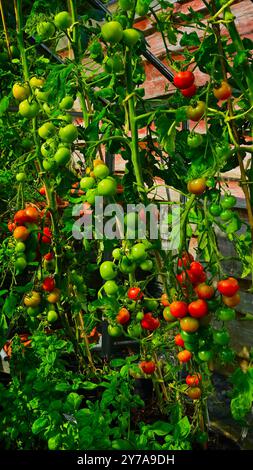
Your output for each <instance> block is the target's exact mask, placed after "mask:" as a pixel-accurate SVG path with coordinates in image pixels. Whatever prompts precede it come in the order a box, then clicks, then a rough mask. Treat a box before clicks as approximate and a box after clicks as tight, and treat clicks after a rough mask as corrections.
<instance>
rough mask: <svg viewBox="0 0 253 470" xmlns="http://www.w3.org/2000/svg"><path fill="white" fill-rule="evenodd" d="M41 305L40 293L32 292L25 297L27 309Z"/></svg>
mask: <svg viewBox="0 0 253 470" xmlns="http://www.w3.org/2000/svg"><path fill="white" fill-rule="evenodd" d="M40 303H41V296H40V293H39V292H36V291H34V290H33V291H32V292H30V293H29V294H26V295H25V297H24V304H25V306H26V307H38V305H40Z"/></svg>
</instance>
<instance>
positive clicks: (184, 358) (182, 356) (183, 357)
mask: <svg viewBox="0 0 253 470" xmlns="http://www.w3.org/2000/svg"><path fill="white" fill-rule="evenodd" d="M177 357H178V360H179V361H180V362H189V361H190V360H191V357H192V353H191V352H190V351H187V349H184V350H183V351H180V352H179V353H178V355H177Z"/></svg>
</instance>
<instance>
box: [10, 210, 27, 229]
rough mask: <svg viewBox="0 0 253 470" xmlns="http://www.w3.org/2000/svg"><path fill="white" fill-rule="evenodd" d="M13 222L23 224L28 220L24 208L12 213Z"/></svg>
mask: <svg viewBox="0 0 253 470" xmlns="http://www.w3.org/2000/svg"><path fill="white" fill-rule="evenodd" d="M13 220H14V222H15V223H16V224H18V225H23V224H25V223H26V222H29V216H28V215H27V214H26V211H25V209H21V210H19V211H18V212H16V214H15V215H14V219H13Z"/></svg>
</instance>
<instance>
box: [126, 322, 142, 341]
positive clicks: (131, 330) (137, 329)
mask: <svg viewBox="0 0 253 470" xmlns="http://www.w3.org/2000/svg"><path fill="white" fill-rule="evenodd" d="M127 332H128V334H129V336H131V338H139V337H140V336H141V333H142V327H141V325H140V324H137V325H136V324H133V325H129V327H128V328H127Z"/></svg>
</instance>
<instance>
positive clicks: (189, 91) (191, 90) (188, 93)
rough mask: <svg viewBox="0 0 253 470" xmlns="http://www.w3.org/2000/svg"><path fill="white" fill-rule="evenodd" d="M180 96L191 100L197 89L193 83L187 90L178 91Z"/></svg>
mask: <svg viewBox="0 0 253 470" xmlns="http://www.w3.org/2000/svg"><path fill="white" fill-rule="evenodd" d="M180 91H181V93H182V95H183V96H185V97H186V98H191V97H192V96H194V95H196V91H197V87H196V85H195V84H194V83H193V85H192V86H189V87H188V88H184V89H183V90H180Z"/></svg>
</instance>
